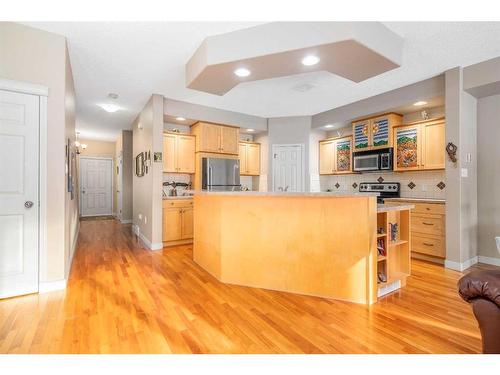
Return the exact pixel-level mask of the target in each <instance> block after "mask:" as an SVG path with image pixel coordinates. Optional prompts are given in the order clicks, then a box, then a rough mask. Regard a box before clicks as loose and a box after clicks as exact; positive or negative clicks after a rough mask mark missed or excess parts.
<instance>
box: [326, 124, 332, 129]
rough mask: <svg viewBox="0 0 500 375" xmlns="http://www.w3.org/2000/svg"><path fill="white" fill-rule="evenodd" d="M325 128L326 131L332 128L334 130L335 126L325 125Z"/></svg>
mask: <svg viewBox="0 0 500 375" xmlns="http://www.w3.org/2000/svg"><path fill="white" fill-rule="evenodd" d="M325 128H326V129H331V128H333V125H332V124H326V125H325Z"/></svg>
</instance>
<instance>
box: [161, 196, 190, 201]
mask: <svg viewBox="0 0 500 375" xmlns="http://www.w3.org/2000/svg"><path fill="white" fill-rule="evenodd" d="M177 199H193V196H192V195H177V196H166V197H163V200H167V201H168V200H177Z"/></svg>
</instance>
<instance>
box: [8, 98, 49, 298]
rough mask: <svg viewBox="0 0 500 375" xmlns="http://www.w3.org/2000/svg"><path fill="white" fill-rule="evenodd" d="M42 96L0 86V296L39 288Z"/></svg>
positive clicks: (9, 295)
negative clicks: (39, 185) (0, 88)
mask: <svg viewBox="0 0 500 375" xmlns="http://www.w3.org/2000/svg"><path fill="white" fill-rule="evenodd" d="M39 118H40V98H39V97H38V96H35V95H28V94H19V93H14V92H9V91H0V298H6V297H12V296H16V295H22V294H28V293H35V292H37V291H38V233H39V232H38V220H39V219H38V204H39V200H38V173H39V152H38V147H39V145H38V144H39Z"/></svg>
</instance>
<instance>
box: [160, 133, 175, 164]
mask: <svg viewBox="0 0 500 375" xmlns="http://www.w3.org/2000/svg"><path fill="white" fill-rule="evenodd" d="M176 138H177V136H176V135H175V134H164V135H163V172H174V173H175V172H177V162H176V161H177V160H176V159H177V152H176Z"/></svg>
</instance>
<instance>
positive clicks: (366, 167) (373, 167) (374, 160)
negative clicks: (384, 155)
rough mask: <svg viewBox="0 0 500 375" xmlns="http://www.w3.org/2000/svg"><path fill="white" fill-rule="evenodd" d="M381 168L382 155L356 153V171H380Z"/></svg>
mask: <svg viewBox="0 0 500 375" xmlns="http://www.w3.org/2000/svg"><path fill="white" fill-rule="evenodd" d="M379 169H380V157H379V155H378V154H370V155H355V156H354V170H355V171H378V170H379Z"/></svg>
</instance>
